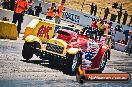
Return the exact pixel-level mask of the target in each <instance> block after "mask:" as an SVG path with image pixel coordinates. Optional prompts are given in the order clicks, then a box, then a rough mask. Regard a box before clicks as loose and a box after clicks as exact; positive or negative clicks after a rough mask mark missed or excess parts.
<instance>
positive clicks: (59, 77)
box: [0, 37, 132, 87]
mask: <svg viewBox="0 0 132 87" xmlns="http://www.w3.org/2000/svg"><path fill="white" fill-rule="evenodd" d="M21 39H22V38H21V37H20V38H18V39H17V40H16V41H13V40H8V39H6V40H4V39H0V87H47V86H48V87H49V86H50V87H71V86H72V87H80V86H81V87H119V86H120V87H132V81H131V82H129V83H119V82H116V83H106V82H101V83H99V82H96V83H95V82H94V83H93V82H86V83H84V84H79V83H78V82H76V77H75V76H70V75H67V74H65V72H63V70H62V68H60V67H58V66H56V65H48V64H47V63H46V61H43V62H42V61H41V60H40V59H39V58H37V57H36V56H34V57H33V58H32V59H31V60H30V61H28V62H26V61H25V60H24V59H23V58H22V55H21V52H22V47H23V43H24V41H22V40H21ZM111 51H112V52H111V60H109V61H108V62H107V65H106V67H105V70H104V71H103V73H130V74H131V75H132V55H131V56H128V55H127V54H126V53H124V52H119V51H116V50H111Z"/></svg>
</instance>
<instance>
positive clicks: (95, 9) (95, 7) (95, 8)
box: [94, 5, 97, 16]
mask: <svg viewBox="0 0 132 87" xmlns="http://www.w3.org/2000/svg"><path fill="white" fill-rule="evenodd" d="M96 13H97V5H95V6H94V16H96Z"/></svg>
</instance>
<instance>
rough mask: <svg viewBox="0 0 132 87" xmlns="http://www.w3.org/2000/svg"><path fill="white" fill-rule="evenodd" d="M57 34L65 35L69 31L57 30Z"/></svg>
mask: <svg viewBox="0 0 132 87" xmlns="http://www.w3.org/2000/svg"><path fill="white" fill-rule="evenodd" d="M57 33H58V34H62V35H65V36H70V34H69V33H67V32H64V31H57Z"/></svg>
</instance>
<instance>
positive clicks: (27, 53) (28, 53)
mask: <svg viewBox="0 0 132 87" xmlns="http://www.w3.org/2000/svg"><path fill="white" fill-rule="evenodd" d="M22 56H23V58H24V59H26V60H29V59H31V58H32V57H33V50H32V48H31V46H30V45H29V44H28V43H27V42H25V43H24V45H23V50H22Z"/></svg>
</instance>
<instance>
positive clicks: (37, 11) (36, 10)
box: [34, 3, 42, 17]
mask: <svg viewBox="0 0 132 87" xmlns="http://www.w3.org/2000/svg"><path fill="white" fill-rule="evenodd" d="M34 8H35V16H38V17H39V14H40V13H41V12H42V7H41V3H39V6H35V7H34Z"/></svg>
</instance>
